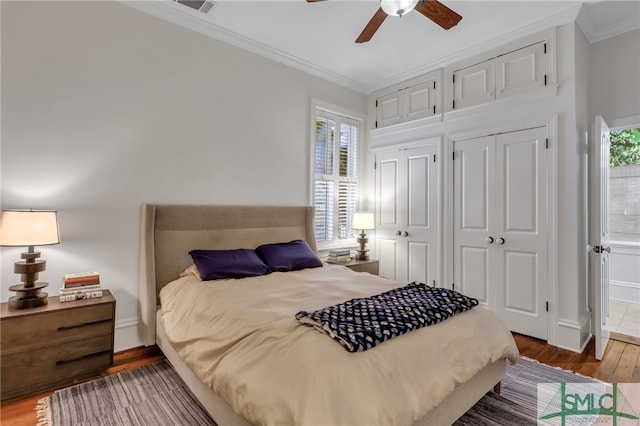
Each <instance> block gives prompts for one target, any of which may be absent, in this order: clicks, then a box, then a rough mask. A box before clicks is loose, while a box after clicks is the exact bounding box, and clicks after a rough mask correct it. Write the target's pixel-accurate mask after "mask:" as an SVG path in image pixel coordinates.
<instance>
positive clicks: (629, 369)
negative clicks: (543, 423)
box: [0, 334, 640, 426]
mask: <svg viewBox="0 0 640 426" xmlns="http://www.w3.org/2000/svg"><path fill="white" fill-rule="evenodd" d="M514 338H515V341H516V344H517V345H518V349H519V350H520V355H522V356H526V357H528V358H532V359H535V360H537V361H539V362H541V363H543V364H547V365H551V366H554V367H559V368H562V369H565V370H571V371H575V372H576V373H579V374H583V375H585V376H590V377H595V378H596V379H600V380H603V381H605V382H609V383H625V382H635V383H639V382H640V346H638V345H636V344H633V343H632V342H626V341H620V340H610V341H609V345H608V346H607V350H606V352H605V355H604V357H603V359H602V361H597V360H596V359H595V357H594V351H595V345H594V342H593V340H592V341H591V342H590V343H589V345H588V346H587V348H586V349H585V351H584V352H583V353H581V354H579V353H575V352H571V351H567V350H564V349H560V348H557V347H555V346H549V345H547V344H546V343H545V342H544V341H542V340H538V339H533V338H531V337H526V336H521V335H518V334H515V335H514ZM161 359H164V356H163V355H162V353H161V352H160V351H159V349H158V348H157V347H156V346H153V347H151V348H136V349H130V350H127V351H124V352H120V353H117V354H115V356H114V365H113V366H112V367H111V368H109V369H108V370H107V371H105V373H104V375H109V374H115V373H119V372H120V371H125V370H130V369H132V368H137V367H140V366H142V365H145V364H148V363H152V362H155V361H159V360H161ZM95 378H97V377H91V378H89V379H87V380H92V379H95ZM52 393H53V391H49V392H44V393H41V394H37V395H33V396H29V397H26V398H22V399H18V400H13V401H8V402H5V403H3V404H2V406H1V407H0V424H1V425H2V426H33V425H35V424H36V412H35V407H36V404H37V402H38V400H39V399H41V398H45V397H47V396H49V395H51V394H52Z"/></svg>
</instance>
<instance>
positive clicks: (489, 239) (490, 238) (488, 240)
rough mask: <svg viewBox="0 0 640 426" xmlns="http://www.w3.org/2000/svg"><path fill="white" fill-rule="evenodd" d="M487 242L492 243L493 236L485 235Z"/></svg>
mask: <svg viewBox="0 0 640 426" xmlns="http://www.w3.org/2000/svg"><path fill="white" fill-rule="evenodd" d="M484 240H485V241H486V242H487V243H489V244H492V243H493V237H487V238H485V239H484Z"/></svg>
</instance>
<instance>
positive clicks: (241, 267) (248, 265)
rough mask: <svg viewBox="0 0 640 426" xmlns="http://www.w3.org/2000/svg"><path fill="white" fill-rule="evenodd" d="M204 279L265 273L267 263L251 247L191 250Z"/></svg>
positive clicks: (251, 275)
mask: <svg viewBox="0 0 640 426" xmlns="http://www.w3.org/2000/svg"><path fill="white" fill-rule="evenodd" d="M189 254H190V255H191V258H192V259H193V263H195V265H196V267H197V268H198V272H199V273H200V277H201V278H202V279H203V280H204V281H208V280H217V279H220V278H244V277H255V276H258V275H264V274H266V273H267V272H269V268H268V267H267V265H265V264H264V262H262V260H260V258H259V257H258V255H257V254H256V253H255V252H254V251H253V250H249V249H235V250H191V251H190V252H189Z"/></svg>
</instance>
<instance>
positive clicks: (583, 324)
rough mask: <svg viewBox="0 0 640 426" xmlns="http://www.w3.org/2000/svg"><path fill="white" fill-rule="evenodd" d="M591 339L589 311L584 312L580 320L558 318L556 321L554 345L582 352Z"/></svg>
mask: <svg viewBox="0 0 640 426" xmlns="http://www.w3.org/2000/svg"><path fill="white" fill-rule="evenodd" d="M590 340H591V312H588V311H587V312H586V313H585V314H584V315H583V317H582V318H581V319H580V322H577V321H570V320H560V321H558V323H557V341H556V346H558V347H559V348H562V349H567V350H570V351H573V352H578V353H582V351H584V348H585V347H586V346H587V344H588V343H589V341H590Z"/></svg>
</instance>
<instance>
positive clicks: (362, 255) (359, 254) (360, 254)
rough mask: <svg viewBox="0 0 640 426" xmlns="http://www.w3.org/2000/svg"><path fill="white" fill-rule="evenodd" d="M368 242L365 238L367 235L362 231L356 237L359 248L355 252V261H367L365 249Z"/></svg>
mask: <svg viewBox="0 0 640 426" xmlns="http://www.w3.org/2000/svg"><path fill="white" fill-rule="evenodd" d="M368 241H369V239H368V238H367V234H365V233H364V231H362V233H361V234H360V236H359V237H358V244H360V248H359V249H358V250H356V260H369V250H368V249H367V242H368Z"/></svg>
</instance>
